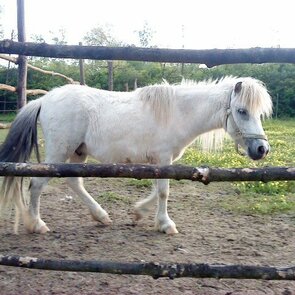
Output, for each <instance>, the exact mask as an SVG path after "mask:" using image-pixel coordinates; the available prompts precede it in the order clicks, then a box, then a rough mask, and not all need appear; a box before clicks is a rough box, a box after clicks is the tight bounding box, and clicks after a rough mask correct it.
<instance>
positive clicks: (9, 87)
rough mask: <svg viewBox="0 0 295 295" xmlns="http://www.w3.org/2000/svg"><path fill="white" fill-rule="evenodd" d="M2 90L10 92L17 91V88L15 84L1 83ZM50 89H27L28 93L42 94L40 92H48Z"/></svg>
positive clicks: (0, 88)
mask: <svg viewBox="0 0 295 295" xmlns="http://www.w3.org/2000/svg"><path fill="white" fill-rule="evenodd" d="M0 90H6V91H10V92H17V88H16V87H14V86H10V85H6V84H0ZM47 92H48V91H46V90H43V89H27V90H26V93H27V95H40V94H42V95H43V94H46V93H47Z"/></svg>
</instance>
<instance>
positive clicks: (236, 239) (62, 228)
mask: <svg viewBox="0 0 295 295" xmlns="http://www.w3.org/2000/svg"><path fill="white" fill-rule="evenodd" d="M85 183H86V187H87V189H88V190H89V192H90V193H91V194H92V195H93V196H99V195H102V197H101V198H100V199H101V200H100V203H101V204H102V205H103V207H104V208H105V209H106V210H107V211H108V212H109V214H110V216H111V218H112V219H113V224H112V225H111V226H108V227H105V226H102V225H98V224H97V223H95V222H94V221H93V220H92V219H91V218H90V215H89V214H88V210H87V209H86V208H85V207H84V205H83V204H81V202H80V200H79V199H78V198H76V197H75V196H73V194H72V192H71V191H70V189H68V188H67V187H66V185H65V184H64V182H63V181H62V180H53V182H52V183H51V184H50V185H49V187H48V188H47V189H46V191H45V193H44V194H43V197H42V201H41V214H42V217H43V219H44V221H45V222H46V223H47V225H48V226H49V228H50V229H51V232H50V233H48V234H46V235H37V234H26V233H25V231H24V229H23V227H21V228H20V233H19V235H14V234H12V224H11V223H10V222H7V221H6V222H4V223H3V222H2V223H1V224H0V243H1V244H0V253H1V254H4V255H8V254H10V255H24V256H32V257H39V258H49V259H59V258H62V259H80V260H92V259H93V260H112V261H120V262H139V261H146V262H151V261H154V262H162V263H165V262H167V263H169V262H187V263H192V262H195V263H225V264H237V263H239V264H254V265H275V266H290V265H295V251H294V247H295V214H289V215H277V216H253V215H245V214H240V213H232V212H227V211H226V210H224V209H222V207H221V206H220V202H221V200H222V199H223V198H226V197H228V196H232V195H233V194H236V193H235V191H234V190H233V189H232V188H231V187H230V186H229V185H228V184H210V185H209V186H203V185H202V184H198V183H193V182H189V181H188V182H185V181H184V182H179V183H177V182H173V183H172V185H171V190H170V191H171V194H170V201H169V212H170V216H171V217H172V218H173V220H174V221H175V222H176V224H177V226H178V230H179V232H180V233H179V234H178V235H175V236H167V235H164V234H161V233H158V232H155V231H154V229H153V218H154V217H153V216H154V214H153V212H151V214H150V215H148V216H147V218H144V219H143V220H142V221H140V222H139V224H138V225H137V226H132V219H131V216H132V212H133V205H134V203H135V202H136V201H137V200H139V199H140V198H142V197H143V196H146V195H147V194H148V193H149V190H150V188H146V187H137V186H135V185H134V183H133V182H131V181H130V180H128V179H87V180H86V181H85ZM119 196H121V197H119ZM237 197H238V195H237ZM0 294H32V295H34V294H110V295H111V294H170V295H172V294H173V295H174V294H182V295H184V294H187V295H188V294H197V295H198V294H205V295H210V294H218V295H219V294H222V295H230V294H231V295H238V294H239V295H242V294H253V295H260V294H268V295H270V294H282V295H291V294H295V281H294V282H292V281H264V280H233V279H219V280H217V279H191V278H178V279H174V280H170V279H166V278H161V279H158V280H154V279H153V278H151V277H148V276H127V275H109V274H99V273H75V272H59V271H42V270H30V269H23V268H13V267H4V266H0Z"/></svg>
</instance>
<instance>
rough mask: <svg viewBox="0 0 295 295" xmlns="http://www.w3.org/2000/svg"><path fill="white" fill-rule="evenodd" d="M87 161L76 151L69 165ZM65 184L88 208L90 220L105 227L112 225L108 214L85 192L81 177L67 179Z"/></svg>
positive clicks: (85, 157)
mask: <svg viewBox="0 0 295 295" xmlns="http://www.w3.org/2000/svg"><path fill="white" fill-rule="evenodd" d="M86 159H87V154H85V153H83V152H81V151H76V152H75V153H74V154H73V155H72V156H71V157H70V163H84V162H85V161H86ZM67 184H68V185H69V187H70V188H71V189H72V190H73V191H74V192H75V193H76V194H77V195H78V196H79V197H80V199H81V200H82V202H83V203H84V204H85V205H86V206H87V207H88V209H89V211H90V214H91V216H92V218H93V219H94V220H96V221H99V222H101V223H103V224H105V225H109V224H111V223H112V220H111V219H110V218H109V215H108V213H107V212H106V211H105V210H104V209H103V208H102V207H101V206H100V205H99V204H98V203H97V202H96V201H95V200H94V199H93V197H92V196H91V195H90V194H89V193H88V192H87V191H86V189H85V187H84V184H83V178H82V177H68V178H67Z"/></svg>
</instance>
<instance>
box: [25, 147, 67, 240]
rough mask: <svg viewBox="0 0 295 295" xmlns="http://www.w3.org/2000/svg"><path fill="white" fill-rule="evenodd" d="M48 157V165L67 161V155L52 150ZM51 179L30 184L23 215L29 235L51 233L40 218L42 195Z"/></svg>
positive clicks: (40, 178)
mask: <svg viewBox="0 0 295 295" xmlns="http://www.w3.org/2000/svg"><path fill="white" fill-rule="evenodd" d="M50 151H51V153H48V155H47V156H46V160H45V162H46V163H61V162H65V161H66V158H67V156H66V153H58V152H57V151H56V149H52V150H50ZM50 179H51V177H33V178H32V179H31V182H30V187H29V190H30V200H29V204H28V208H27V209H26V210H25V211H24V213H23V221H24V225H25V228H26V230H27V231H28V232H29V233H40V234H45V233H46V232H48V231H49V228H48V227H47V225H46V223H45V222H44V221H43V220H42V219H41V217H40V195H41V193H42V191H43V190H44V189H45V187H46V185H47V183H48V181H49V180H50Z"/></svg>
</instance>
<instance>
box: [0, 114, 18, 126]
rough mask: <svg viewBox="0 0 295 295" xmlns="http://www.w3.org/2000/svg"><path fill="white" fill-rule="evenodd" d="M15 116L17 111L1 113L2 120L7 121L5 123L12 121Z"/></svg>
mask: <svg viewBox="0 0 295 295" xmlns="http://www.w3.org/2000/svg"><path fill="white" fill-rule="evenodd" d="M15 116H16V113H15V112H10V113H7V114H1V113H0V122H5V123H8V122H12V121H13V120H14V118H15Z"/></svg>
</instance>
